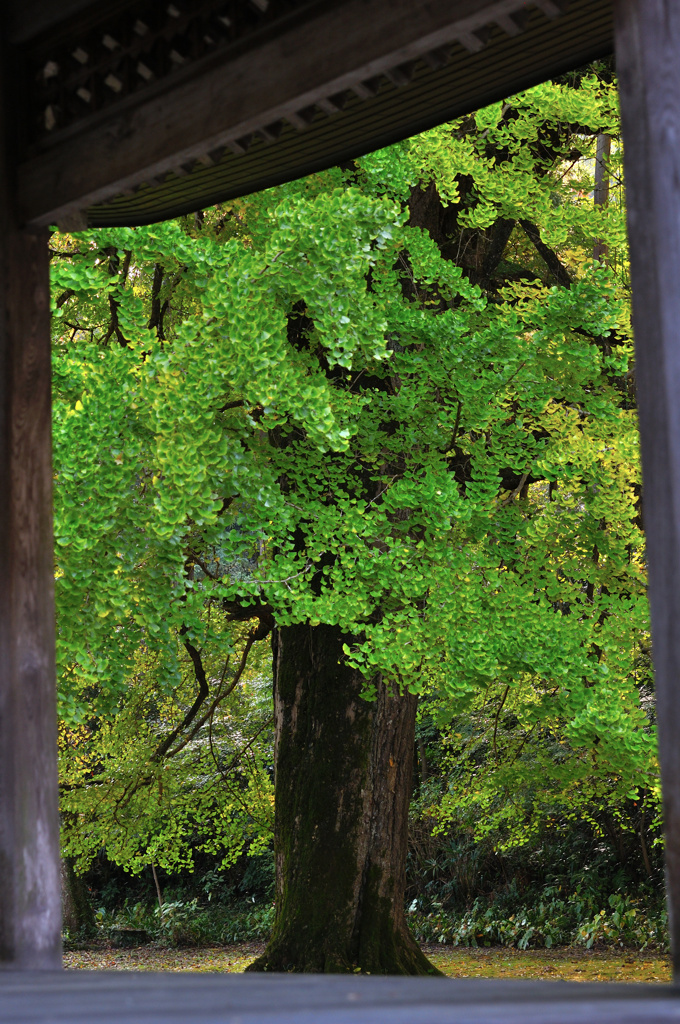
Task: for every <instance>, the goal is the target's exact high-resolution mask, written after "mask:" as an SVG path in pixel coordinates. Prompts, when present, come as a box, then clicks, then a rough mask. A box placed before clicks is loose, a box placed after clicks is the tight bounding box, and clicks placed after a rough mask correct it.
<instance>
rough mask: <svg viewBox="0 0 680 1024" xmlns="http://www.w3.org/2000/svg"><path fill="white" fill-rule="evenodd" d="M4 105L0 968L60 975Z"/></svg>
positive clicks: (44, 546)
mask: <svg viewBox="0 0 680 1024" xmlns="http://www.w3.org/2000/svg"><path fill="white" fill-rule="evenodd" d="M3 98H4V99H5V100H8V99H9V100H10V101H11V97H10V96H8V90H5V91H3V90H2V83H0V967H5V968H7V967H14V968H21V969H23V968H57V967H61V908H60V892H59V815H58V806H57V749H56V747H57V742H56V740H57V727H56V688H55V671H54V562H53V557H52V515H51V494H52V467H51V457H50V456H51V451H50V314H49V253H48V246H47V234H46V232H44V231H40V232H39V233H37V234H29V233H28V232H26V231H25V230H22V229H21V228H20V227H19V226H18V224H17V222H16V197H15V192H14V187H13V181H12V175H11V168H10V167H9V166H8V161H7V159H6V152H7V147H6V145H5V144H4V142H5V135H4V132H3V131H2V106H1V104H2V100H3ZM7 109H8V107H7V106H6V107H5V110H7Z"/></svg>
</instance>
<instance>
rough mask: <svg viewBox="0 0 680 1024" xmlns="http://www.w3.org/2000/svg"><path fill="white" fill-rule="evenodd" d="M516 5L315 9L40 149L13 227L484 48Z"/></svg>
mask: <svg viewBox="0 0 680 1024" xmlns="http://www.w3.org/2000/svg"><path fill="white" fill-rule="evenodd" d="M546 3H548V0H533V6H537V7H540V9H541V10H542V11H543V12H544V14H543V15H542V16H552V13H553V8H552V7H549V9H548V14H547V15H546V14H545V9H546ZM525 6H526V4H525V3H524V2H523V0H429V2H428V3H426V4H414V3H413V2H412V0H370V3H369V2H367V0H344V2H342V3H334V4H328V3H325V2H324V3H320V4H317V5H316V6H314V8H313V10H312V13H311V14H309V15H308V16H307V17H306V20H300V19H296V20H293V21H290V22H285V23H284V26H283V27H282V29H281V30H280V32H279V33H278V34H276V35H274V36H273V37H271V36H268V37H267V38H266V40H265V41H264V42H262V43H261V44H260V45H259V46H258V47H256V48H255V49H250V50H246V51H245V52H241V53H240V54H238V55H234V54H231V55H230V54H228V53H227V54H221V55H220V54H217V55H215V56H214V57H211V58H205V59H204V60H202V61H199V62H197V63H196V64H195V65H191V64H190V65H188V66H187V68H186V69H183V70H182V71H180V72H176V73H175V74H173V76H171V77H169V78H168V77H166V78H163V79H161V80H160V81H158V82H157V83H154V84H153V85H150V86H148V87H147V88H145V89H144V90H141V91H140V92H139V93H135V94H133V95H130V96H128V97H126V98H125V99H123V100H121V101H120V103H118V104H116V105H115V107H114V108H111V109H110V111H109V112H106V111H105V112H102V113H101V114H97V115H92V116H90V117H87V118H83V119H82V121H79V122H76V123H75V124H73V125H71V126H70V127H68V128H66V129H64V130H62V131H61V132H59V133H58V134H57V135H56V136H55V137H54V138H53V139H49V138H48V139H47V140H46V141H45V142H43V143H41V147H42V148H41V149H40V151H36V152H35V153H34V154H33V155H32V156H30V157H29V158H27V159H26V161H25V162H24V163H23V165H22V166H21V167H20V172H19V201H20V208H21V213H22V216H23V218H24V220H25V221H26V222H28V223H31V224H35V225H46V224H53V223H59V222H60V221H61V220H62V219H63V218H65V217H69V216H72V215H73V212H74V211H77V210H79V209H83V208H85V207H88V206H91V205H93V204H95V203H100V202H104V201H106V200H107V199H110V198H112V197H113V196H114V195H116V194H117V193H119V192H120V191H121V190H123V189H126V188H133V187H135V186H137V185H140V184H142V183H144V182H145V181H149V180H150V179H154V178H157V177H158V176H159V175H162V174H167V173H168V172H170V171H173V170H174V169H175V168H177V167H178V166H179V165H181V164H184V163H186V162H190V161H192V160H195V159H197V158H200V157H201V156H203V155H204V154H205V153H206V152H209V151H211V150H213V149H216V148H218V147H219V146H225V145H229V144H230V143H232V144H233V143H234V142H235V141H237V140H239V139H241V138H243V137H244V136H248V135H250V134H251V133H253V132H257V131H259V130H262V129H263V128H266V127H267V126H268V125H272V124H275V123H277V122H278V121H279V120H281V119H283V120H294V119H295V117H296V115H299V113H300V111H303V110H306V109H309V108H311V107H313V106H314V105H315V104H317V103H323V101H324V100H326V99H328V97H331V96H334V95H337V94H341V93H343V92H344V91H346V90H348V89H353V90H355V91H356V90H357V89H360V88H361V86H362V83H364V82H367V81H368V80H370V79H372V78H374V77H375V76H377V75H382V74H384V73H385V72H386V71H391V70H393V69H395V68H398V67H402V66H404V65H408V64H409V62H411V61H414V60H417V59H419V58H420V57H422V56H423V55H424V54H427V53H429V52H431V51H433V50H441V48H442V47H445V46H450V45H452V44H454V43H455V42H459V43H460V44H461V45H463V46H468V45H470V40H473V39H474V40H475V45H479V46H482V45H483V41H482V36H483V30H484V29H485V27H486V26H487V25H489V24H491V23H493V22H495V21H497V20H498V19H500V20H501V21H503V20H504V19H507V18H508V17H510V16H511V15H513V14H516V13H518V12H520V11H521V10H522V8H524V7H525ZM557 10H558V9H557V8H556V9H555V13H557ZM480 32H481V33H482V35H480ZM320 55H323V59H320Z"/></svg>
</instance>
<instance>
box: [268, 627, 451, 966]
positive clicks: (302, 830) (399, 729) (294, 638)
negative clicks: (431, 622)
mask: <svg viewBox="0 0 680 1024" xmlns="http://www.w3.org/2000/svg"><path fill="white" fill-rule="evenodd" d="M349 639H351V638H349V637H346V636H343V634H342V633H341V632H340V630H339V629H338V628H337V627H334V626H326V625H320V626H310V625H308V624H302V625H295V626H285V627H282V628H280V629H278V630H276V631H275V634H274V644H273V646H274V707H275V721H276V747H275V762H276V782H275V793H276V797H275V799H276V827H275V853H276V917H275V922H274V929H273V932H272V937H271V940H270V942H269V945H268V946H267V949H266V951H265V953H264V955H263V956H262V957H260V958H259V959H258V960H257V961H255V963H254V964H252V965H251V967H250V968H248V969H249V970H259V971H315V972H345V971H348V972H351V971H357V970H360V971H364V972H366V973H371V974H437V973H439V972H438V971H437V970H436V968H434V967H433V966H432V964H430V963H429V961H428V960H427V959H426V957H425V956H424V955H423V953H422V952H421V950H420V948H419V947H418V945H417V943H416V942H415V940H414V939H413V937H412V936H411V934H410V932H409V931H408V928H407V926H406V919H405V915H404V906H403V904H404V887H405V867H406V849H407V837H408V807H409V798H410V794H411V785H412V773H413V749H414V739H415V735H414V734H415V714H416V697H414V696H413V695H411V694H406V695H405V696H403V697H402V696H399V695H397V694H392V693H390V691H389V690H388V688H387V687H386V686H385V685H384V683H383V682H382V681H379V682H378V686H377V698H376V700H374V701H366V700H364V699H362V697H361V691H362V688H363V682H364V681H363V678H362V677H361V676H360V675H359V673H357V672H355V671H353V670H352V669H351V668H349V667H348V666H347V665H346V664H345V662H344V655H343V650H342V644H343V641H348V640H349Z"/></svg>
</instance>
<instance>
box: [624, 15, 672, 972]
mask: <svg viewBox="0 0 680 1024" xmlns="http://www.w3.org/2000/svg"><path fill="white" fill-rule="evenodd" d="M615 40H616V67H617V72H618V76H619V92H620V97H621V119H622V129H623V142H624V169H625V175H626V198H627V207H628V233H629V238H630V261H631V273H632V283H633V324H634V330H635V350H636V380H637V395H638V407H639V416H640V435H641V443H642V471H643V482H644V492H643V513H644V523H645V532H646V540H647V561H648V566H649V595H650V604H651V615H652V644H653V658H654V673H655V687H656V700H657V722H658V728H659V753H660V758H661V776H662V784H663V807H664V822H665V831H666V873H667V891H668V902H669V909H670V917H671V940H672V945H673V957H674V966H675V972H676V979H677V978H678V977H679V976H680V4H678V2H677V0H616V3H615Z"/></svg>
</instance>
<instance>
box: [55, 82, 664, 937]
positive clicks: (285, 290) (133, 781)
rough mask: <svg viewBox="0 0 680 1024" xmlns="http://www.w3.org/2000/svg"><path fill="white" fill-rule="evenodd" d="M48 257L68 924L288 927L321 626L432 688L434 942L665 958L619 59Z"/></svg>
mask: <svg viewBox="0 0 680 1024" xmlns="http://www.w3.org/2000/svg"><path fill="white" fill-rule="evenodd" d="M598 140H599V141H598ZM598 145H599V151H598ZM598 152H599V154H600V157H601V160H602V161H604V165H605V173H603V174H602V173H601V174H600V175H599V182H597V183H596V181H595V176H596V155H597V153H598ZM51 247H52V273H53V297H54V298H53V302H54V309H53V336H54V363H55V366H54V370H55V373H54V380H55V384H54V413H55V419H54V422H55V531H56V539H57V554H56V590H57V608H58V671H59V699H60V723H61V724H60V771H61V808H62V837H63V853H64V882H65V889H66V893H67V897H68V899H67V929H68V932H67V937H68V938H69V939H70V940H76V939H77V938H78V937H80V938H83V937H85V936H86V935H87V933H88V932H89V931H91V930H92V929H93V928H94V927H95V926H96V925H98V926H99V927H100V928H101V929H104V930H111V929H113V930H114V931H115V930H116V929H120V927H121V926H124V925H127V926H128V927H132V926H134V927H137V928H139V929H142V930H144V931H146V932H147V933H149V934H151V935H155V936H157V937H160V938H163V939H165V940H166V941H170V942H175V943H181V942H197V943H201V942H203V943H207V942H211V943H214V942H226V941H237V940H239V939H247V938H254V937H261V936H264V935H266V934H267V933H268V931H269V929H270V928H271V925H272V922H273V918H274V910H273V906H272V899H273V882H274V865H273V854H272V829H273V817H274V801H273V793H274V790H273V756H274V755H273V731H274V727H273V709H272V696H271V643H270V638H269V635H270V633H271V631H272V628H284V627H287V626H294V625H295V624H296V623H304V622H308V623H310V624H312V625H313V626H317V625H318V626H322V627H323V626H325V627H329V628H334V629H337V630H342V635H343V636H347V635H351V636H353V637H355V639H356V642H354V643H352V644H346V645H345V650H344V657H345V658H346V659H347V661H348V663H349V664H351V665H352V666H353V667H354V668H355V669H356V670H357V671H359V672H361V673H362V674H363V677H364V678H365V680H366V686H365V690H366V697H367V699H371V698H372V697H374V696H375V686H374V684H373V682H372V681H373V680H374V679H375V678H377V677H378V675H380V677H381V678H382V677H387V678H389V679H391V680H392V681H393V684H394V685H395V686H397V687H399V688H401V690H402V691H403V692H404V693H410V694H412V695H417V697H418V712H417V725H416V737H415V745H416V751H415V753H416V756H415V762H414V763H415V768H414V778H413V799H412V803H411V814H410V822H409V855H408V865H407V893H406V907H407V913H408V920H409V923H410V925H411V928H412V930H413V931H414V933H415V935H416V937H417V938H419V939H420V940H438V941H443V942H455V943H470V944H478V943H479V944H482V943H497V942H500V943H504V944H508V945H517V946H519V947H520V948H526V947H527V946H531V945H548V946H549V945H551V944H557V943H566V942H578V943H582V944H584V945H588V946H590V945H592V944H593V943H598V942H617V943H619V942H622V943H626V944H633V945H637V946H645V945H647V944H652V945H661V946H663V945H664V944H665V943H666V941H667V940H666V920H665V910H664V894H663V871H662V835H661V825H660V819H659V814H660V808H659V780H658V764H657V760H656V748H655V737H654V689H653V678H652V673H651V664H650V640H649V625H648V611H647V602H646V593H645V561H644V536H643V518H642V511H643V510H642V490H641V478H640V470H639V455H638V438H637V424H636V414H635V368H634V360H633V350H632V343H631V334H630V303H629V300H630V286H629V277H628V262H627V253H626V241H625V208H624V190H623V182H622V177H621V148H620V141H619V125H618V111H617V100H616V88H615V82H614V79H613V75H612V71H611V68H610V67H609V66H607V65H606V64H599V65H596V66H594V67H592V68H588V69H583V70H582V71H581V72H578V73H575V74H574V75H572V76H569V78H568V79H563V80H560V81H557V82H552V83H546V84H544V85H542V86H539V87H538V88H536V89H533V90H530V91H528V92H526V93H523V94H521V95H520V96H517V97H514V98H512V99H510V100H508V101H506V102H504V103H499V104H495V105H493V106H492V107H490V108H487V109H486V110H483V111H480V112H478V113H477V114H475V115H473V116H471V117H467V118H461V119H459V120H458V121H456V122H453V123H451V124H448V125H443V126H441V127H439V128H436V129H433V130H432V131H430V132H427V133H425V134H423V135H421V136H418V137H416V138H414V139H411V140H408V141H406V142H404V143H401V144H398V145H396V146H393V147H390V148H389V149H387V150H383V151H380V152H378V153H374V154H371V155H369V156H367V157H363V158H361V159H359V160H357V161H355V162H352V163H351V164H349V165H347V166H345V167H341V168H334V169H332V170H330V171H327V172H324V173H322V174H317V175H313V176H312V177H310V178H307V179H304V180H302V181H299V182H295V183H292V184H289V185H284V186H281V187H279V188H276V189H270V190H268V191H267V192H265V193H262V194H259V195H255V196H250V197H246V198H244V199H241V200H237V201H234V202H232V203H228V204H223V205H221V206H219V207H216V208H214V209H211V210H207V211H203V212H201V213H199V214H196V215H195V216H192V217H187V218H182V219H180V220H178V221H173V222H169V223H166V224H161V225H154V226H151V227H148V228H134V229H106V230H104V229H101V230H97V231H89V232H81V233H78V234H76V235H68V234H57V233H55V234H54V235H53V236H52V240H51Z"/></svg>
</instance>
